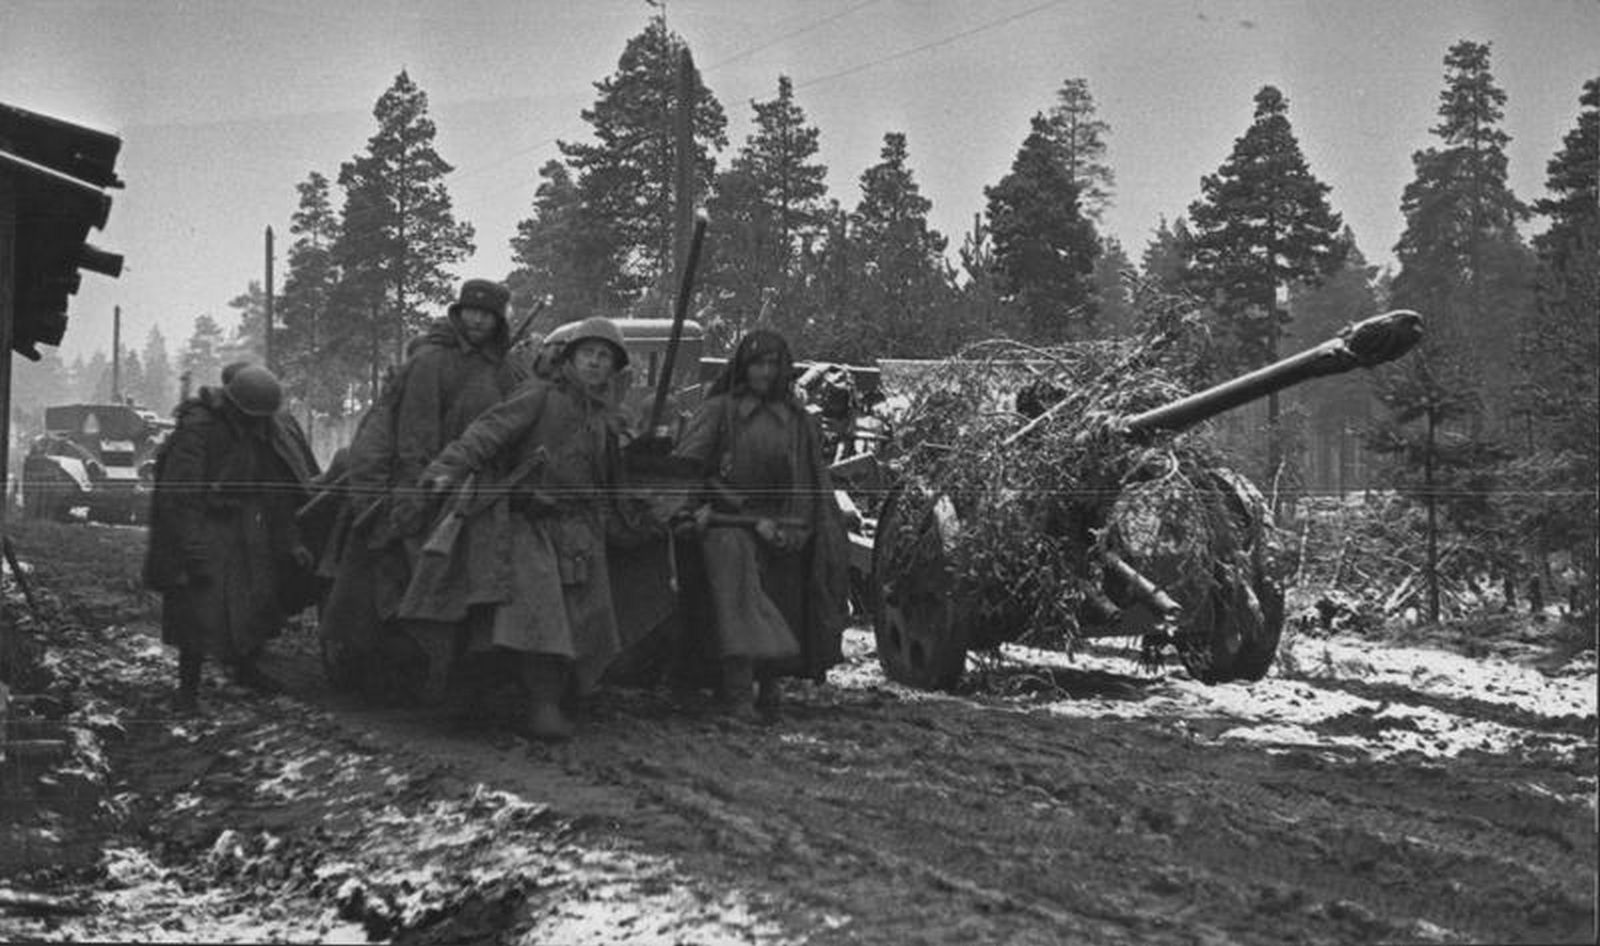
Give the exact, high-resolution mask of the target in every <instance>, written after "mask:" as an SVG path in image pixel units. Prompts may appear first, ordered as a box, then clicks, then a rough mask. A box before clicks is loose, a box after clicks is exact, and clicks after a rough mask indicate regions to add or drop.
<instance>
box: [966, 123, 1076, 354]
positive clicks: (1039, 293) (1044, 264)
mask: <svg viewBox="0 0 1600 946" xmlns="http://www.w3.org/2000/svg"><path fill="white" fill-rule="evenodd" d="M1050 134H1051V129H1050V126H1049V123H1048V122H1047V121H1046V120H1045V118H1044V117H1043V116H1040V115H1036V116H1034V118H1033V122H1032V131H1030V132H1029V134H1028V137H1027V138H1025V139H1024V140H1023V142H1022V147H1021V149H1020V150H1019V151H1018V152H1017V156H1016V159H1015V160H1013V161H1012V163H1011V171H1010V173H1008V174H1007V175H1006V176H1005V177H1003V178H1001V179H1000V182H999V183H998V184H995V185H994V186H993V187H986V188H984V196H985V197H987V198H988V202H989V203H988V213H989V232H990V234H991V235H992V238H993V240H994V257H995V260H994V261H995V277H996V279H997V280H998V283H999V287H1000V290H1001V292H1002V293H1004V294H1006V295H1008V296H1010V297H1011V298H1013V299H1014V300H1015V301H1016V304H1017V306H1018V307H1019V308H1020V309H1022V311H1023V312H1026V313H1027V315H1028V327H1029V335H1030V336H1031V338H1032V339H1034V340H1036V341H1040V342H1046V343H1049V342H1059V341H1063V340H1066V339H1070V338H1087V337H1089V336H1090V334H1091V327H1092V325H1093V323H1094V311H1093V299H1092V292H1093V280H1092V276H1093V273H1094V259H1095V256H1096V255H1097V254H1098V253H1099V250H1100V246H1099V242H1098V240H1097V238H1096V237H1095V232H1094V225H1093V224H1091V223H1090V222H1089V221H1088V220H1086V219H1085V218H1084V217H1083V215H1082V213H1080V212H1079V207H1078V186H1077V185H1076V184H1074V183H1073V181H1072V177H1071V175H1070V174H1069V173H1068V171H1067V169H1066V167H1065V166H1064V165H1063V164H1062V162H1061V161H1060V160H1059V158H1058V155H1057V148H1056V146H1055V144H1054V143H1053V142H1052V141H1051V138H1050Z"/></svg>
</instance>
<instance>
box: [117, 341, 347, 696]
mask: <svg viewBox="0 0 1600 946" xmlns="http://www.w3.org/2000/svg"><path fill="white" fill-rule="evenodd" d="M226 377H227V380H226V382H225V384H224V385H223V387H222V389H221V390H218V389H215V388H210V387H204V388H201V389H200V391H199V393H198V395H197V396H196V397H193V398H190V399H189V400H187V401H185V402H184V403H183V404H181V405H179V407H178V412H177V426H176V427H175V428H174V429H173V431H172V433H171V434H170V435H169V436H168V438H167V440H166V442H165V443H164V444H163V446H162V453H161V456H160V457H159V458H158V460H157V463H156V474H155V492H154V495H153V497H152V500H151V514H150V544H149V547H148V549H147V551H146V555H145V565H144V580H145V584H146V585H148V586H149V587H150V588H152V589H155V590H157V591H160V592H161V593H162V608H161V631H162V640H163V641H164V642H165V643H167V644H170V645H173V646H175V647H177V649H178V705H179V708H180V709H181V710H185V711H188V710H193V709H194V708H195V707H196V700H197V697H198V694H199V687H200V674H201V669H202V666H203V662H204V660H205V658H206V657H211V658H213V659H215V660H217V661H219V662H221V663H222V664H223V665H224V666H226V667H227V668H228V670H229V672H230V674H231V675H232V676H233V678H234V679H235V680H236V681H237V682H238V683H240V684H243V685H245V686H249V687H252V688H254V689H258V690H271V689H275V688H276V684H275V682H274V681H272V680H271V679H270V678H268V677H267V676H266V675H265V674H263V673H262V671H261V669H260V667H259V666H258V665H257V658H258V657H259V656H260V654H261V650H262V647H263V646H264V645H265V643H266V641H267V640H268V639H270V638H272V637H274V636H276V635H277V634H278V632H279V631H280V630H281V629H282V626H283V622H284V620H285V618H286V617H288V616H289V615H290V614H293V613H294V612H297V611H299V610H301V609H303V608H305V607H306V606H308V605H309V604H311V603H312V600H313V599H314V597H315V587H314V584H313V580H312V576H311V565H312V560H311V553H310V552H309V551H308V550H307V549H306V548H305V546H304V545H303V544H302V543H301V541H300V536H299V532H298V530H297V528H296V525H295V518H294V514H295V510H296V509H297V508H299V506H300V504H301V503H303V502H304V501H305V499H306V498H307V486H308V483H309V482H310V480H311V478H312V477H313V476H315V475H316V474H317V463H316V459H315V458H314V457H313V456H312V454H311V448H310V447H309V445H308V444H307V443H306V439H305V435H304V433H303V432H302V431H301V430H300V426H299V424H297V423H296V422H295V420H294V418H293V417H291V416H290V415H289V414H287V413H285V412H282V411H279V406H280V405H281V402H282V398H283V392H282V388H281V387H280V386H279V384H278V381H277V378H275V377H274V376H273V375H272V373H271V372H270V371H268V370H267V369H265V368H263V367H261V366H259V365H244V366H230V368H229V370H228V371H227V372H226Z"/></svg>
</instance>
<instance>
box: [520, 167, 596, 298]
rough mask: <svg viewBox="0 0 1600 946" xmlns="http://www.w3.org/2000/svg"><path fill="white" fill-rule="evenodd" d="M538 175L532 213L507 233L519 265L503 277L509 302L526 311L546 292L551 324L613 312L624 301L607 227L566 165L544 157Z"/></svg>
mask: <svg viewBox="0 0 1600 946" xmlns="http://www.w3.org/2000/svg"><path fill="white" fill-rule="evenodd" d="M539 176H540V177H541V178H542V179H543V181H542V182H541V183H540V184H539V188H538V190H536V191H535V192H534V196H533V216H531V217H529V218H527V219H525V220H523V221H521V222H519V223H518V224H517V234H516V236H514V237H512V238H511V249H512V258H513V259H514V260H515V261H516V263H517V268H516V269H515V270H513V271H512V272H511V274H510V275H509V276H508V277H506V282H507V285H508V286H509V287H510V288H511V291H512V303H513V304H514V305H515V307H516V308H517V309H518V310H519V311H526V310H528V309H530V308H531V307H532V306H533V305H535V304H536V300H538V299H539V298H540V297H544V296H548V297H550V305H549V308H548V309H547V310H546V311H545V312H543V313H542V314H541V315H540V320H541V322H543V323H545V324H546V325H549V326H551V327H553V326H556V325H560V324H562V323H564V322H570V321H573V320H575V319H581V318H586V317H588V316H590V315H604V314H608V313H615V312H617V311H618V310H620V309H621V308H622V304H623V300H622V299H621V298H620V297H619V296H618V295H617V294H616V291H615V289H616V280H615V274H616V273H617V272H619V271H620V266H621V264H620V260H619V259H618V258H617V256H616V252H615V250H616V248H615V244H614V242H613V241H612V238H611V235H610V233H609V231H608V229H607V227H606V226H605V224H604V223H603V222H602V221H599V220H597V219H595V217H594V215H593V214H592V213H591V212H590V210H589V208H587V207H585V206H584V203H583V197H582V195H580V194H579V192H578V186H577V184H576V183H574V181H573V180H572V175H571V173H570V172H569V171H568V169H567V166H566V165H564V164H562V163H561V162H560V161H554V160H552V161H547V162H545V164H544V166H543V167H541V168H539Z"/></svg>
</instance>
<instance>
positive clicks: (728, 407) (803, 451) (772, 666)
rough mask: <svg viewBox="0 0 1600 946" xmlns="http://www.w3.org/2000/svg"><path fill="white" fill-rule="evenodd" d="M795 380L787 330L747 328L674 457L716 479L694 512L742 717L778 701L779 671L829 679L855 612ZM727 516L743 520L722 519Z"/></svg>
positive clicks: (731, 701) (726, 675)
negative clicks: (756, 690)
mask: <svg viewBox="0 0 1600 946" xmlns="http://www.w3.org/2000/svg"><path fill="white" fill-rule="evenodd" d="M793 377H794V364H793V360H792V359H791V357H790V355H789V346H788V343H786V342H785V341H784V340H783V338H782V337H781V336H779V335H778V334H777V333H775V332H771V331H766V330H757V331H754V332H751V333H750V334H748V335H746V336H745V337H744V338H743V339H742V340H741V341H740V342H739V346H738V348H737V349H736V350H735V352H734V355H733V358H731V359H729V361H728V364H727V366H726V368H725V369H724V370H723V373H722V375H721V377H719V378H718V379H717V381H716V382H715V383H714V384H713V385H712V386H711V389H710V390H709V391H708V396H707V398H706V400H705V402H704V403H703V404H702V405H701V407H700V410H699V412H698V413H697V414H696V415H695V416H694V418H693V419H692V420H691V421H690V422H689V426H688V428H687V430H686V431H685V432H684V435H683V439H682V440H681V441H680V442H679V444H678V447H677V449H676V451H675V454H674V455H675V456H676V457H679V458H681V459H684V460H687V461H689V462H691V463H693V464H695V465H696V466H697V468H698V470H699V472H700V473H701V474H702V475H704V476H706V477H707V481H708V484H709V486H710V488H709V490H708V497H709V498H708V502H707V504H706V505H705V506H703V507H702V508H701V511H700V512H699V513H698V514H697V516H696V522H697V524H698V529H697V531H698V532H699V533H700V548H701V553H702V557H703V561H704V564H705V573H706V574H705V578H706V585H707V588H706V589H705V591H706V593H707V594H708V596H709V607H708V608H706V609H704V610H706V611H707V612H708V616H709V618H710V623H711V625H712V627H711V630H712V631H713V632H714V633H713V635H712V637H713V639H712V641H711V642H710V644H711V651H712V652H713V654H714V655H715V656H716V657H718V658H719V659H720V661H721V670H722V684H723V692H724V697H725V698H726V699H727V700H728V706H729V710H730V711H731V712H732V713H733V714H734V715H735V716H738V717H741V718H745V719H751V718H754V717H755V716H756V710H757V706H758V705H759V706H760V707H761V708H763V709H767V710H773V709H776V706H777V702H778V698H779V688H778V678H779V677H782V676H795V677H809V678H813V679H821V678H822V675H823V673H824V672H825V671H826V670H827V668H828V667H830V666H832V665H833V664H835V663H838V662H839V660H840V651H839V638H840V634H841V632H842V631H843V630H844V625H845V618H846V613H847V611H846V609H847V605H846V596H847V593H848V577H847V572H846V563H847V556H848V548H847V546H846V545H845V543H846V541H847V539H846V537H845V533H844V525H843V523H842V521H841V520H840V517H839V510H838V507H837V506H836V505H835V504H834V500H833V495H832V490H831V487H830V481H829V478H828V471H827V467H826V466H825V464H824V461H823V457H822V449H821V441H820V437H819V434H818V431H817V429H816V427H815V421H814V420H812V419H811V417H810V416H809V415H808V414H807V413H806V411H805V410H804V408H802V407H801V406H800V404H799V402H798V401H797V400H796V398H795V395H794V388H793V384H792V381H793ZM719 515H721V516H724V517H730V516H736V517H739V519H735V520H730V519H724V520H723V521H724V522H725V523H726V522H730V521H731V522H732V523H735V524H730V525H724V526H722V527H718V525H717V518H718V516H719ZM740 522H742V523H748V525H742V524H738V523H740ZM754 680H759V681H760V698H759V703H757V702H756V701H755V700H753V699H752V694H751V689H752V682H753V681H754Z"/></svg>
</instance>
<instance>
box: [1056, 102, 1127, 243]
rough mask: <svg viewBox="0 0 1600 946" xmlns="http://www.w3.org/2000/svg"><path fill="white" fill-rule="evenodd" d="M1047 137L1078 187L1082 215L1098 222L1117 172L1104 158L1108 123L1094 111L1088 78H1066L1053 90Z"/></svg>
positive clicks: (1105, 206)
mask: <svg viewBox="0 0 1600 946" xmlns="http://www.w3.org/2000/svg"><path fill="white" fill-rule="evenodd" d="M1047 120H1048V122H1049V137H1050V141H1051V143H1052V144H1054V145H1055V147H1056V151H1057V154H1058V156H1059V157H1060V160H1061V166H1062V168H1064V169H1065V170H1066V172H1067V179H1068V180H1069V181H1071V182H1072V183H1073V184H1074V185H1075V186H1076V187H1077V188H1078V204H1079V207H1080V209H1081V212H1082V213H1083V215H1084V216H1085V217H1087V218H1089V219H1090V220H1092V221H1094V222H1095V223H1096V224H1098V223H1099V222H1100V220H1101V217H1102V215H1103V214H1104V213H1105V210H1106V208H1107V207H1108V206H1110V204H1111V191H1112V188H1113V187H1115V186H1116V181H1117V176H1116V173H1115V172H1114V171H1112V170H1111V165H1109V164H1107V163H1106V161H1105V156H1106V137H1107V136H1108V135H1110V134H1111V123H1110V122H1107V121H1106V120H1105V119H1103V118H1100V117H1099V115H1098V114H1096V112H1095V106H1094V96H1092V95H1090V94H1089V81H1088V80H1087V79H1068V80H1067V81H1066V82H1064V83H1062V85H1061V88H1060V89H1059V90H1057V92H1056V104H1055V105H1054V106H1053V107H1052V108H1051V109H1050V111H1049V113H1048V115H1047Z"/></svg>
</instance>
